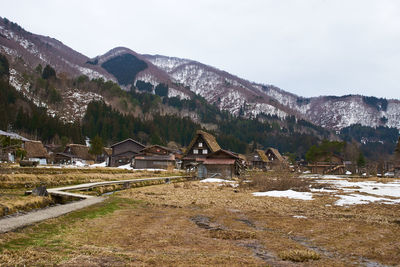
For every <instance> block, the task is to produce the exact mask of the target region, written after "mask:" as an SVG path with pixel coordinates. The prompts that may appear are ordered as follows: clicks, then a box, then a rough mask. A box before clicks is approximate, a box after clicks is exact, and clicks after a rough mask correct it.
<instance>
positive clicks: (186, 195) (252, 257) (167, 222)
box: [0, 181, 400, 266]
mask: <svg viewBox="0 0 400 267" xmlns="http://www.w3.org/2000/svg"><path fill="white" fill-rule="evenodd" d="M275 185H276V184H274V186H275ZM252 192H254V189H252V188H249V187H239V188H235V187H232V186H231V185H229V184H226V185H219V184H218V183H201V182H198V181H195V182H183V183H175V184H164V185H154V186H148V187H142V188H131V189H128V190H124V191H120V192H118V193H116V194H114V195H112V196H111V197H110V198H109V199H108V200H106V201H105V202H104V203H101V204H97V205H95V206H92V207H90V208H87V209H84V210H80V211H76V212H73V213H70V214H68V215H65V216H62V217H59V218H56V219H52V220H48V221H45V222H42V223H38V224H36V225H34V226H30V227H26V228H24V229H20V230H17V231H15V232H10V233H7V234H2V235H0V251H1V253H0V265H27V266H28V265H59V266H127V265H128V266H243V265H248V266H360V265H361V266H381V265H379V264H383V265H389V266H392V265H393V266H396V265H398V263H399V262H400V231H399V230H400V205H386V204H368V205H353V206H348V207H343V206H335V205H333V203H334V202H335V201H336V198H335V197H334V196H333V195H330V194H316V195H315V196H314V199H313V200H307V201H305V200H294V199H288V198H273V197H255V196H253V195H252V194H251V193H252Z"/></svg>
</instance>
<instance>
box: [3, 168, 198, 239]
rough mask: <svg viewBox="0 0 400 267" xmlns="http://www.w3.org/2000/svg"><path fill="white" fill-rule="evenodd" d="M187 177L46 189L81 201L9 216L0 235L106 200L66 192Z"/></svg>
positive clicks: (51, 192)
mask: <svg viewBox="0 0 400 267" xmlns="http://www.w3.org/2000/svg"><path fill="white" fill-rule="evenodd" d="M187 178H190V177H188V176H171V177H156V178H142V179H131V180H119V181H107V182H96V183H86V184H79V185H71V186H64V187H57V188H50V189H47V191H48V192H49V194H50V195H54V196H64V197H74V198H80V199H82V200H80V201H75V202H71V203H68V204H64V205H58V206H53V207H47V208H44V209H40V210H36V211H32V212H28V213H27V214H23V215H17V216H12V215H11V216H10V217H6V218H3V219H0V233H6V232H9V231H13V230H15V229H18V228H21V227H25V226H28V225H31V224H34V223H37V222H40V221H43V220H47V219H50V218H55V217H58V216H61V215H64V214H67V213H69V212H72V211H75V210H78V209H82V208H85V207H88V206H91V205H94V204H96V203H100V202H102V201H104V200H105V199H106V197H96V196H89V195H84V194H77V193H70V192H66V191H68V190H88V189H91V188H95V187H101V186H108V185H121V184H126V185H128V184H131V183H141V182H148V181H165V182H169V181H173V180H179V179H187ZM25 193H26V194H31V193H32V191H26V192H25Z"/></svg>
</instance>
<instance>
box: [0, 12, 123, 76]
mask: <svg viewBox="0 0 400 267" xmlns="http://www.w3.org/2000/svg"><path fill="white" fill-rule="evenodd" d="M0 53H3V54H6V55H8V56H10V58H11V59H12V60H14V61H15V60H18V61H21V60H22V61H23V63H24V64H25V65H26V66H27V67H30V68H32V69H34V68H36V66H38V65H39V64H41V65H42V66H43V67H44V66H46V65H47V64H49V65H51V66H52V67H53V68H54V69H55V70H56V71H57V73H65V74H67V75H70V76H72V77H75V76H79V75H81V74H85V75H87V76H88V77H89V78H104V79H105V80H115V78H114V77H113V76H112V75H110V74H109V73H107V72H106V71H105V70H104V69H102V68H100V67H98V66H94V65H91V64H87V63H86V62H87V61H88V60H89V58H88V57H86V56H84V55H82V54H80V53H78V52H76V51H74V50H73V49H71V48H69V47H68V46H66V45H64V44H63V43H61V42H60V41H58V40H56V39H53V38H50V37H46V36H41V35H36V34H32V33H30V32H27V31H25V30H24V29H22V28H21V27H20V26H18V25H17V24H15V23H12V22H9V21H7V20H4V19H1V18H0Z"/></svg>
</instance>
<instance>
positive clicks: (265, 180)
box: [240, 170, 311, 192]
mask: <svg viewBox="0 0 400 267" xmlns="http://www.w3.org/2000/svg"><path fill="white" fill-rule="evenodd" d="M310 184H311V182H310V181H309V180H307V179H303V178H300V177H298V175H296V174H293V173H291V172H289V171H286V170H281V171H274V172H267V173H265V172H263V173H257V174H254V175H252V176H251V178H250V182H247V183H245V182H241V183H240V185H241V186H242V187H248V188H251V189H256V190H258V191H262V192H266V191H273V190H278V191H284V190H289V189H292V190H296V191H301V192H308V191H310Z"/></svg>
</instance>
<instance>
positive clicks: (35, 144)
mask: <svg viewBox="0 0 400 267" xmlns="http://www.w3.org/2000/svg"><path fill="white" fill-rule="evenodd" d="M24 149H25V150H26V157H27V158H48V157H49V155H48V154H47V151H46V149H45V148H44V146H43V144H42V142H40V141H26V142H25V144H24Z"/></svg>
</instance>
